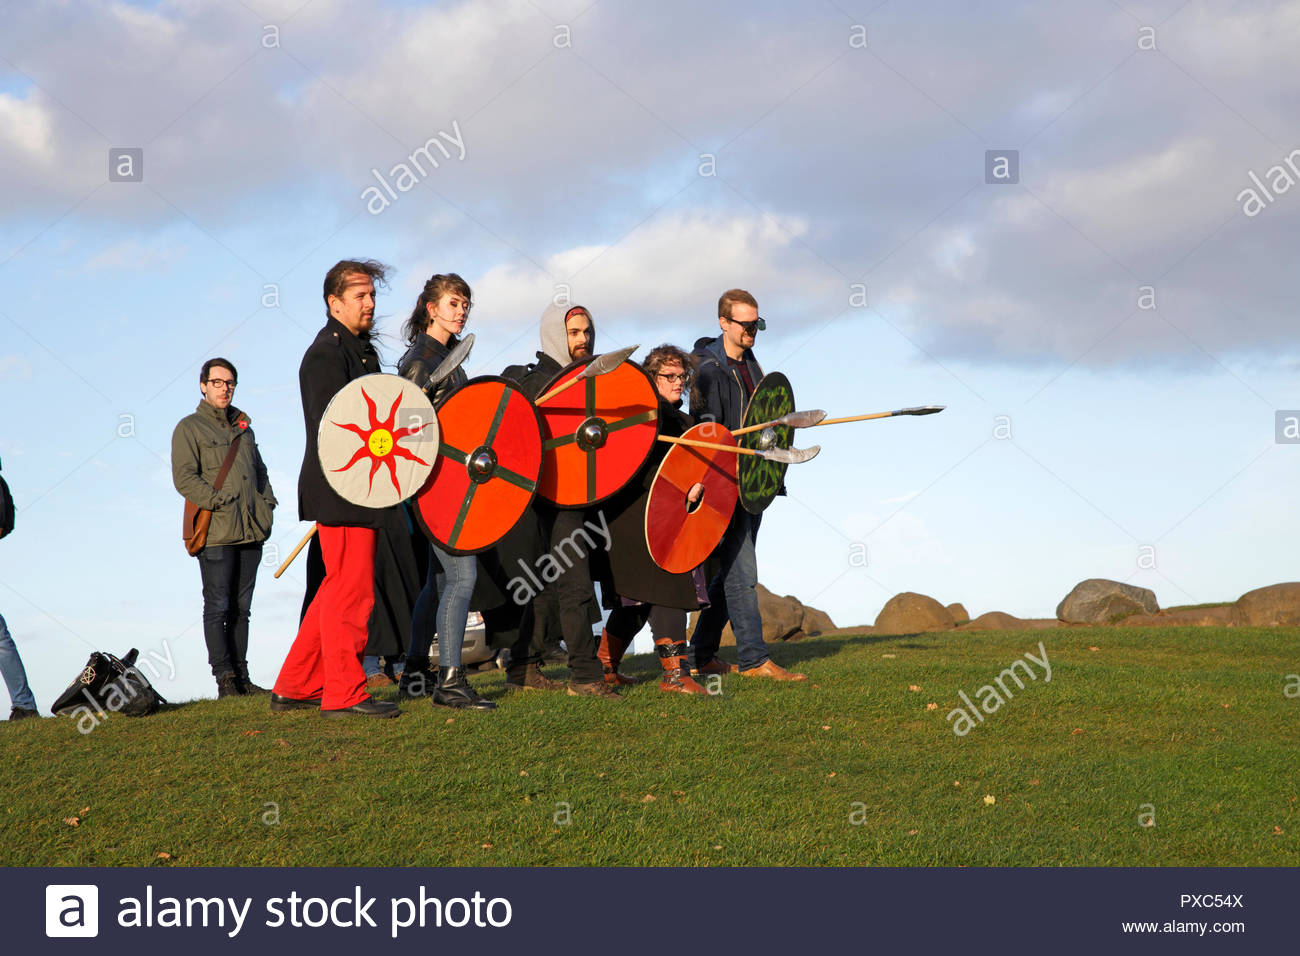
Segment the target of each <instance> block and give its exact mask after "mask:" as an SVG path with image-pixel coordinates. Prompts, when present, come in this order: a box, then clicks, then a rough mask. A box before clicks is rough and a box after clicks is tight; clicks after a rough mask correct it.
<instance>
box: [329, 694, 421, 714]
mask: <svg viewBox="0 0 1300 956" xmlns="http://www.w3.org/2000/svg"><path fill="white" fill-rule="evenodd" d="M351 714H356V715H357V716H358V717H400V716H401V715H402V709H401V708H400V707H398V706H397V705H396V704H394V703H393V702H392V701H387V700H375V699H374V698H373V697H367V698H366V699H365V700H363V701H362V702H361V703H359V704H353V705H352V706H351V707H337V708H334V709H332V710H322V711H321V712H320V715H321V716H322V717H347V716H349V715H351Z"/></svg>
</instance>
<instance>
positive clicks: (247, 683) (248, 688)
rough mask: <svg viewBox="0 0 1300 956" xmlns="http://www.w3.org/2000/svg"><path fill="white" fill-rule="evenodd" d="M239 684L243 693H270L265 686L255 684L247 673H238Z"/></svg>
mask: <svg viewBox="0 0 1300 956" xmlns="http://www.w3.org/2000/svg"><path fill="white" fill-rule="evenodd" d="M239 686H240V687H242V688H243V692H244V693H245V694H269V693H271V692H270V691H269V690H267V689H266V688H265V687H258V686H257V685H256V684H254V683H253V682H252V681H251V680H249V679H248V675H247V674H240V675H239Z"/></svg>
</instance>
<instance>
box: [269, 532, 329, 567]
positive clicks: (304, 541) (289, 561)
mask: <svg viewBox="0 0 1300 956" xmlns="http://www.w3.org/2000/svg"><path fill="white" fill-rule="evenodd" d="M318 527H320V526H319V525H317V524H313V525H312V526H311V530H310V531H308V532H307V534H306V536H304V537H303V539H302V540H301V541H299V542H298V547H296V548H294V549H293V554H291V555H289V556H288V557H287V558H285V559H284V564H282V565H280V569H279V570H278V571H276V572H275V575H274V577H277V578H278V577H279V576H280V575H282V574H284V569H285V568H287V567H288V566H289V565H291V564H293V559H294V558H296V557H298V552H299V551H301V550H302V549H303V548H305V547H307V542H308V541H310V540H311V539H312V536H313V535H314V534H315V533H316V529H317V528H318Z"/></svg>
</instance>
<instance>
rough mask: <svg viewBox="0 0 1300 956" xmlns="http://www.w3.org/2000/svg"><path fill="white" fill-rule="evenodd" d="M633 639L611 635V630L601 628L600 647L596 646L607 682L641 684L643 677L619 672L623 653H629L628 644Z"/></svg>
mask: <svg viewBox="0 0 1300 956" xmlns="http://www.w3.org/2000/svg"><path fill="white" fill-rule="evenodd" d="M630 643H632V642H631V641H626V642H625V641H623V640H620V639H619V638H617V637H610V636H609V631H607V630H605V629H604V628H601V631H600V647H598V648H596V656H597V657H598V658H600V666H601V667H602V668H603V669H604V671H605V683H606V684H615V685H617V684H639V683H641V678H639V677H631V676H629V675H627V674H620V673H619V672H618V665H619V664H621V663H622V662H623V655H624V654H625V653H627V646H628V644H630Z"/></svg>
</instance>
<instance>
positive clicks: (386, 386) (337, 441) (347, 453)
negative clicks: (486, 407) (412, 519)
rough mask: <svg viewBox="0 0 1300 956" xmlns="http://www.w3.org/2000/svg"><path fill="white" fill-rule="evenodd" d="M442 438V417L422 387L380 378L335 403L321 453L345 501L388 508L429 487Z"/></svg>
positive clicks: (356, 382)
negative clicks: (439, 440)
mask: <svg viewBox="0 0 1300 956" xmlns="http://www.w3.org/2000/svg"><path fill="white" fill-rule="evenodd" d="M438 438H439V435H438V416H437V415H435V414H434V411H433V406H432V405H431V404H430V403H429V399H428V397H427V396H426V395H425V394H424V392H423V391H422V390H421V389H420V387H419V386H418V385H416V384H415V383H414V382H411V381H408V380H407V379H404V378H402V377H401V376H400V375H388V374H385V373H377V374H374V375H363V376H361V377H360V378H354V379H353V380H352V381H350V382H348V383H347V384H346V385H344V386H343V387H342V388H340V389H339V390H338V392H336V393H335V395H334V397H333V398H332V399H330V403H329V405H328V406H326V408H325V414H324V415H322V416H321V420H320V431H319V432H317V448H318V449H319V453H320V465H321V470H322V471H324V472H325V480H326V481H328V482H329V483H330V487H331V488H333V489H334V490H335V491H336V492H338V493H339V495H340V497H342V498H344V499H345V500H347V501H350V502H352V503H353V504H355V505H363V506H365V507H367V508H387V507H390V506H391V505H395V504H397V503H398V502H401V501H405V500H406V499H407V498H410V497H411V496H412V495H414V494H415V493H416V492H417V491H419V490H420V488H421V487H422V486H423V485H424V482H425V480H426V479H427V478H428V477H429V473H430V472H431V471H433V463H434V461H435V460H436V459H437V457H438Z"/></svg>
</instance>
